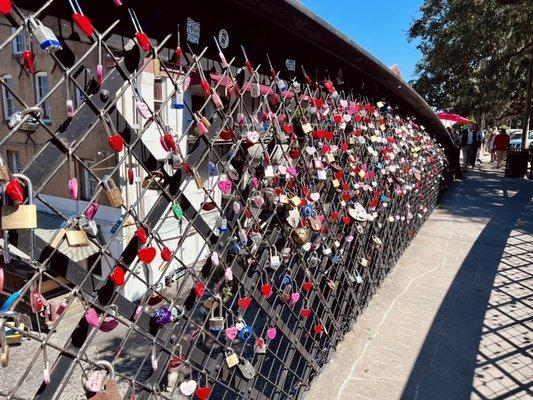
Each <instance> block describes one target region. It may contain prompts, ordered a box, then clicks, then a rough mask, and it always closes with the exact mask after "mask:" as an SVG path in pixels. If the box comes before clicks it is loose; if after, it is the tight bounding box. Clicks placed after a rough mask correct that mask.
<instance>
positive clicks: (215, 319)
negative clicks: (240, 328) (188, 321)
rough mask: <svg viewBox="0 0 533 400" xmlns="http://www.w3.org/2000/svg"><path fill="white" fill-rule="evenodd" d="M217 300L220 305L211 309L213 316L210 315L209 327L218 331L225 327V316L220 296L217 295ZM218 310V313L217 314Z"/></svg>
mask: <svg viewBox="0 0 533 400" xmlns="http://www.w3.org/2000/svg"><path fill="white" fill-rule="evenodd" d="M215 300H216V302H217V303H218V307H213V308H212V309H211V316H210V317H209V329H210V330H212V331H215V332H218V331H221V330H222V329H224V317H223V315H222V299H221V298H220V296H216V297H215ZM217 310H218V315H215V312H216V311H217Z"/></svg>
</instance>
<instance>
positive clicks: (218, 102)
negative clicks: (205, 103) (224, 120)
mask: <svg viewBox="0 0 533 400" xmlns="http://www.w3.org/2000/svg"><path fill="white" fill-rule="evenodd" d="M211 101H212V102H213V104H214V105H215V108H216V109H217V110H221V109H222V108H224V104H223V103H222V100H221V99H220V96H219V95H218V93H217V92H215V91H213V93H211Z"/></svg>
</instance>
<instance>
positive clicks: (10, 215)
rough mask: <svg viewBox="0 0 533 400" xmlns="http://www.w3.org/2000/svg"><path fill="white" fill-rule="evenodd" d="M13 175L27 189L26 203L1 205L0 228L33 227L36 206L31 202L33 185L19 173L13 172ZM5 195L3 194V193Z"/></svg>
mask: <svg viewBox="0 0 533 400" xmlns="http://www.w3.org/2000/svg"><path fill="white" fill-rule="evenodd" d="M13 177H15V178H18V179H21V180H23V181H24V183H25V184H26V187H27V189H28V204H19V205H16V206H5V205H3V206H2V219H1V222H0V225H1V226H0V229H2V230H6V231H7V230H15V229H35V228H37V206H36V205H35V204H33V185H32V184H31V181H30V179H29V178H28V177H27V176H25V175H21V174H13ZM4 195H5V194H4Z"/></svg>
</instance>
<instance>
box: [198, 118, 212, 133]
mask: <svg viewBox="0 0 533 400" xmlns="http://www.w3.org/2000/svg"><path fill="white" fill-rule="evenodd" d="M196 128H197V129H198V132H200V134H202V135H207V134H208V133H209V129H207V126H205V124H204V123H203V122H202V121H198V122H197V123H196Z"/></svg>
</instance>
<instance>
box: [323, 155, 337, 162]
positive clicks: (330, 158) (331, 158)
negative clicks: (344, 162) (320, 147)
mask: <svg viewBox="0 0 533 400" xmlns="http://www.w3.org/2000/svg"><path fill="white" fill-rule="evenodd" d="M324 160H325V161H326V163H328V164H331V163H332V162H334V161H335V156H334V155H333V154H331V153H326V154H324Z"/></svg>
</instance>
